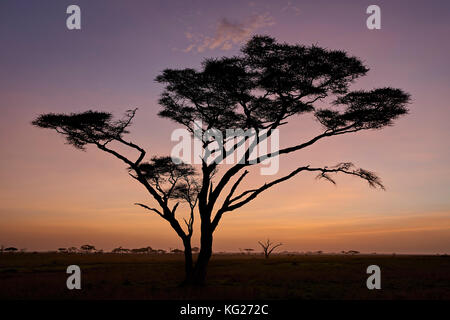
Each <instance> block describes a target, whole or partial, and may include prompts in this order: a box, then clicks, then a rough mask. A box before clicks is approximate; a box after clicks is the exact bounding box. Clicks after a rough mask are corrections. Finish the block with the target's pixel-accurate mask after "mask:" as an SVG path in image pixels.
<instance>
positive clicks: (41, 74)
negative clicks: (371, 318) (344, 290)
mask: <svg viewBox="0 0 450 320" xmlns="http://www.w3.org/2000/svg"><path fill="white" fill-rule="evenodd" d="M71 4H77V5H78V6H79V7H80V8H81V30H68V29H67V27H66V19H67V17H68V14H66V8H67V7H68V6H69V5H71ZM371 4H377V5H379V6H380V8H381V29H380V30H369V29H368V28H367V27H366V19H367V17H368V14H366V8H367V7H368V6H369V5H371ZM254 34H266V35H270V36H273V37H275V38H276V39H277V40H278V41H282V42H288V43H292V44H294V43H301V44H304V45H311V44H316V45H320V46H323V47H326V48H330V49H342V50H345V51H347V52H349V53H350V54H351V55H355V56H357V57H359V58H361V59H362V60H363V61H364V63H365V64H366V65H367V66H368V67H369V68H370V71H369V73H368V74H367V76H366V77H364V78H361V79H359V80H358V81H357V82H356V83H355V84H354V85H353V86H352V89H361V88H365V89H372V88H376V87H384V86H392V87H398V88H401V89H403V90H405V91H407V92H409V93H410V94H411V97H412V102H411V104H410V105H409V108H410V114H409V115H407V116H405V117H402V118H401V119H399V120H398V121H396V123H395V126H392V127H388V128H385V129H383V130H379V131H366V132H362V133H358V134H354V135H345V136H339V137H334V138H331V139H328V140H323V141H320V142H319V143H317V144H315V145H313V146H312V147H310V148H308V149H305V150H302V151H301V152H298V153H295V154H291V155H289V156H287V157H286V158H282V159H281V160H280V172H279V175H280V176H281V175H282V174H283V173H284V174H287V173H288V172H290V171H292V170H293V169H295V168H297V167H298V166H301V165H304V164H311V165H316V166H325V165H334V164H336V163H338V162H343V161H352V162H354V163H355V164H357V165H358V166H361V167H363V168H366V169H370V170H373V171H375V172H376V173H377V174H379V175H380V176H381V178H382V179H383V182H384V184H385V185H386V191H381V190H374V189H371V188H369V187H368V186H367V183H365V182H364V181H362V180H359V179H356V178H352V177H346V176H338V177H336V181H337V185H336V186H334V185H332V184H330V183H327V182H325V181H322V180H316V179H314V175H313V174H308V173H305V174H301V175H298V176H296V177H295V178H293V179H291V180H289V181H287V182H284V183H283V184H280V185H278V187H275V188H272V189H271V190H269V191H267V192H266V193H265V194H264V195H263V196H260V197H258V198H257V199H256V200H255V201H253V202H252V203H251V204H249V205H247V206H246V207H243V208H241V209H240V210H236V211H233V212H231V213H227V214H225V215H224V217H223V219H222V221H221V224H220V226H219V229H218V230H217V232H216V233H215V236H214V250H215V251H238V250H239V249H242V248H254V249H258V244H257V241H259V240H264V239H266V238H270V239H271V240H273V241H276V242H282V243H283V244H284V245H283V247H281V248H280V250H288V251H316V250H322V251H325V252H340V251H341V250H358V251H361V252H378V253H392V252H396V253H427V254H435V253H450V197H449V191H450V170H449V160H450V142H449V141H450V134H449V129H448V123H449V120H450V108H449V101H450V90H449V80H450V64H449V62H448V53H449V52H450V50H449V49H450V43H449V41H448V34H450V3H449V2H448V1H437V0H436V1H321V0H315V1H138V0H133V1H118V0H110V1H103V0H95V1H93V0H89V1H80V0H71V1H63V0H58V1H56V0H55V1H48V0H42V1H23V0H14V1H13V0H2V1H0V110H1V117H0V150H1V157H0V244H2V245H4V246H15V247H17V248H26V249H27V250H28V251H34V250H56V249H57V248H59V247H70V246H81V245H83V244H86V243H89V244H93V245H95V246H96V247H97V248H103V249H105V250H110V249H112V248H115V247H118V246H122V247H127V248H136V247H144V246H151V247H153V248H162V249H169V248H182V243H181V241H180V239H179V238H178V237H177V235H176V234H175V232H174V231H173V230H172V229H171V227H170V226H169V225H168V223H167V222H166V221H164V220H162V219H161V218H160V217H159V216H157V215H156V214H151V213H149V212H147V211H145V210H144V209H142V208H140V207H136V206H134V205H133V204H134V203H135V202H145V203H148V204H151V203H152V201H151V199H150V198H149V196H148V195H147V194H146V193H145V191H144V190H143V188H142V186H140V185H138V184H136V182H135V181H134V180H133V179H131V178H130V177H129V176H128V174H127V171H126V168H125V166H124V165H123V164H122V163H121V162H120V161H119V160H117V159H114V158H112V157H110V156H109V155H107V154H104V153H102V152H100V151H99V150H96V149H94V148H88V149H87V151H86V152H82V151H78V150H76V149H74V148H73V147H72V146H69V145H67V144H64V139H63V138H62V137H60V136H58V135H57V134H56V133H55V132H51V131H49V130H42V129H38V128H35V127H33V126H31V124H30V123H31V121H32V120H33V119H34V118H35V117H36V116H37V115H39V114H42V113H47V112H58V113H70V112H81V111H86V110H89V109H93V110H104V111H108V112H112V113H114V114H115V115H116V116H118V117H120V115H121V114H122V113H123V112H124V111H125V110H127V109H130V108H134V107H138V108H139V109H138V113H137V116H136V119H135V121H134V123H133V127H132V128H131V133H130V139H131V140H132V141H133V142H136V143H139V144H140V145H142V146H144V147H145V148H146V150H147V152H148V154H150V155H168V154H169V153H170V150H171V148H172V147H173V145H174V143H173V142H171V141H170V135H171V133H172V131H173V130H175V129H177V128H179V127H178V126H177V125H176V124H175V123H173V122H171V121H169V120H167V119H161V118H159V117H158V116H157V113H158V111H159V110H160V106H158V103H157V101H158V97H159V94H160V93H161V92H162V89H163V87H162V86H161V85H160V84H157V83H156V82H155V81H154V78H155V77H156V76H157V75H158V74H159V73H160V72H161V71H162V70H164V69H165V68H187V67H189V68H198V67H199V66H200V64H201V61H202V60H203V59H205V58H208V57H221V56H232V55H236V54H238V53H239V49H240V47H241V46H242V45H243V44H244V43H245V41H246V40H248V39H249V38H250V37H251V36H252V35H254ZM318 106H319V107H320V105H318ZM317 133H320V127H319V126H318V124H317V123H316V122H314V121H313V120H312V119H311V117H302V118H296V119H295V120H294V121H292V123H290V124H289V125H288V126H287V127H286V128H285V129H283V130H281V132H280V143H281V145H282V146H287V145H291V144H293V143H295V142H299V141H304V140H306V139H307V138H308V137H309V138H311V137H313V136H314V134H317ZM268 179H270V177H267V176H260V175H259V174H258V172H256V171H255V172H252V174H251V177H249V179H248V181H247V183H248V185H247V186H259V185H260V184H263V183H264V182H265V181H268ZM197 220H198V219H197ZM197 227H198V226H197ZM198 237H199V230H198V228H197V230H196V231H195V233H194V239H193V242H194V243H193V245H194V246H195V245H198V244H199V243H198V242H199V241H198V239H199V238H198Z"/></svg>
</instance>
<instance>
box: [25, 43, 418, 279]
mask: <svg viewBox="0 0 450 320" xmlns="http://www.w3.org/2000/svg"><path fill="white" fill-rule="evenodd" d="M241 53H242V54H241V55H240V56H235V57H231V58H226V57H224V58H220V59H206V60H205V61H204V62H203V64H202V67H201V70H199V71H197V70H194V69H190V68H188V69H181V70H174V69H166V70H164V71H163V72H162V73H161V74H160V75H159V76H158V77H157V78H156V81H157V82H159V83H161V84H163V85H164V86H165V89H164V91H163V93H162V95H161V98H160V100H159V103H160V105H161V106H162V110H161V112H159V115H160V116H161V117H164V118H169V119H171V120H173V121H175V122H176V123H178V124H180V125H182V126H183V127H185V128H186V129H187V130H189V131H190V132H191V133H192V134H193V135H195V134H196V131H195V130H200V131H201V132H200V133H201V134H200V136H202V133H204V132H205V131H206V130H208V129H211V128H214V129H215V130H217V131H218V132H220V133H222V136H226V130H227V129H242V130H248V129H252V130H254V131H255V132H256V134H255V136H256V139H254V142H253V143H249V142H250V140H249V139H250V138H251V137H249V136H243V137H242V139H240V140H239V139H238V140H234V141H231V142H232V146H231V147H230V148H229V149H225V147H224V145H225V144H223V145H222V147H220V150H218V151H219V152H221V154H222V155H223V157H224V158H225V157H227V156H229V155H230V154H231V153H232V152H233V150H235V149H236V148H237V147H239V146H240V147H244V148H245V152H244V153H243V155H242V158H241V159H239V161H237V163H235V164H234V165H232V166H230V167H224V166H221V167H222V168H223V169H224V170H221V171H223V172H221V175H220V176H218V175H217V173H218V172H219V170H218V169H219V163H218V162H216V161H213V162H208V161H206V159H205V158H202V161H201V165H200V168H199V171H200V172H199V173H198V176H199V177H198V179H197V178H196V176H197V174H196V172H195V170H194V168H193V167H191V166H190V165H187V164H182V163H181V164H176V163H175V162H171V161H170V160H169V158H152V159H151V161H150V162H143V160H144V158H145V156H146V152H145V150H144V149H143V148H142V147H140V146H139V145H137V144H135V143H133V142H131V141H129V140H127V139H126V138H125V135H126V134H127V133H128V131H127V128H128V126H129V125H130V124H131V121H132V119H133V118H134V116H135V113H136V109H135V110H129V111H127V113H126V114H125V117H124V118H123V119H122V120H118V121H115V120H113V119H112V115H111V114H110V113H107V112H97V111H87V112H84V113H77V114H73V113H72V114H52V113H51V114H43V115H40V116H39V117H37V118H36V119H35V120H34V121H33V124H34V125H36V126H38V127H41V128H49V129H54V130H56V131H57V132H58V133H60V134H62V135H64V136H65V137H66V140H67V142H68V143H69V144H71V145H73V146H75V147H76V148H79V149H84V148H85V146H86V145H94V146H96V147H97V148H98V149H100V150H102V151H104V152H107V153H109V154H111V155H113V156H115V157H116V158H118V159H120V160H122V161H123V162H124V163H125V164H126V165H127V166H128V168H129V170H130V176H132V177H133V178H134V179H136V180H137V181H138V182H140V183H141V184H142V185H143V186H144V187H145V188H146V190H147V191H148V193H149V195H150V196H151V198H152V199H153V200H154V201H155V202H156V203H157V207H150V206H147V205H145V204H141V203H138V205H140V206H142V207H144V208H146V209H148V210H151V211H152V212H155V213H156V214H158V215H159V216H161V217H162V218H163V219H165V220H167V221H168V222H169V224H170V225H171V227H172V228H173V229H174V230H175V232H176V233H177V235H178V236H179V237H180V238H181V239H182V242H183V245H184V247H185V250H184V253H185V261H186V283H193V284H202V283H204V281H205V277H206V270H207V265H208V262H209V260H210V257H211V254H212V244H213V234H214V231H215V230H216V228H217V226H218V225H219V222H220V221H221V219H222V216H223V214H225V213H227V212H231V211H233V210H236V209H239V208H241V207H243V206H244V205H246V204H248V203H249V202H251V201H252V200H254V199H255V198H256V197H257V196H258V195H260V194H261V193H263V192H264V191H266V190H268V189H270V188H271V187H273V186H275V185H277V184H279V183H281V182H283V181H286V180H288V179H290V178H292V177H294V176H295V175H297V174H299V173H301V172H316V173H317V174H318V176H317V177H318V178H324V179H326V180H328V181H330V182H332V183H335V181H334V179H333V178H332V174H337V173H342V174H347V175H352V176H356V177H359V178H362V179H364V180H366V181H367V182H368V183H369V186H371V187H374V188H376V187H379V188H384V187H383V185H382V183H381V180H380V179H379V178H378V177H377V175H375V174H374V173H373V172H370V171H367V170H364V169H361V168H357V167H355V166H354V165H353V164H352V163H351V162H342V163H339V164H337V165H334V166H331V167H330V166H323V167H312V166H311V165H308V164H303V165H301V166H299V167H298V168H297V169H295V170H293V171H292V172H290V173H289V174H287V175H285V176H281V177H278V178H276V179H273V180H271V181H268V182H266V183H265V184H264V185H262V186H257V187H255V188H252V189H248V190H242V191H241V192H240V193H238V194H237V192H238V189H241V187H240V184H241V182H242V181H243V179H244V178H245V177H246V175H247V174H248V173H249V171H248V170H247V169H248V168H249V167H250V166H255V165H258V164H260V163H261V162H262V161H264V160H266V159H271V158H273V157H277V156H282V155H287V154H289V153H292V152H295V151H298V150H302V149H305V148H307V147H309V146H311V145H313V144H314V143H317V142H318V141H320V140H322V139H325V138H329V137H333V136H338V135H343V134H350V133H355V132H359V131H362V130H372V129H373V130H377V129H381V128H383V127H386V126H389V125H392V123H393V120H395V119H396V118H398V117H399V116H401V115H404V114H406V113H407V111H408V110H407V107H406V106H407V104H408V102H409V95H408V94H407V93H405V92H403V91H402V90H400V89H395V88H390V87H384V88H378V89H373V90H357V91H350V88H349V85H350V84H351V83H352V82H353V81H354V80H356V79H357V78H359V77H361V76H364V75H366V73H367V72H368V70H369V69H368V68H367V67H366V66H365V65H364V64H363V63H362V62H361V60H359V59H358V58H356V57H353V56H349V55H348V54H347V53H346V52H344V51H337V50H328V49H324V48H320V47H317V46H303V45H289V44H285V43H277V42H276V41H275V39H273V38H271V37H267V36H255V37H253V38H252V39H250V40H249V41H248V42H247V44H246V45H245V46H244V47H243V48H242V49H241ZM325 98H327V99H331V101H332V103H331V104H327V103H325V101H324V99H325ZM319 103H320V104H321V105H320V106H319ZM304 114H313V115H314V117H315V119H317V121H318V122H319V123H320V124H321V125H322V127H323V130H322V131H321V132H319V133H318V134H317V135H315V136H314V137H313V138H311V139H306V140H302V139H301V138H300V137H299V138H298V140H297V141H296V142H295V143H293V144H292V145H290V146H288V147H285V148H281V149H279V150H277V152H268V153H267V154H263V155H258V156H257V157H256V159H253V160H254V161H250V160H251V159H250V157H251V155H252V151H253V150H255V148H256V147H257V145H258V144H259V143H261V142H262V141H264V140H265V139H268V138H269V137H270V136H271V134H272V132H273V130H275V129H279V128H281V127H282V126H284V125H286V124H287V123H288V122H289V120H291V119H292V118H293V117H294V116H299V115H304ZM198 121H201V123H203V124H204V128H203V127H202V128H195V123H197V122H198ZM197 132H198V131H197ZM112 142H114V144H121V145H122V146H126V147H129V148H131V149H133V150H135V151H137V152H138V156H137V158H136V159H135V160H132V159H130V158H129V157H126V156H125V155H124V154H123V153H120V152H119V151H118V149H117V148H116V149H114V148H113V147H112V146H111V145H112ZM247 142H248V144H247ZM202 146H203V148H204V149H207V148H208V147H209V146H211V139H203V138H202ZM188 194H189V195H188ZM181 201H186V202H188V203H189V207H190V208H191V214H190V219H189V220H188V221H186V220H185V223H186V229H184V228H183V227H182V225H181V224H180V223H179V221H178V219H177V217H176V210H177V208H178V205H179V204H180V202H181ZM194 212H195V213H197V214H198V217H199V218H200V252H199V254H198V258H197V261H196V263H195V266H194V265H193V261H192V249H191V236H192V233H193V221H194V216H195V214H194Z"/></svg>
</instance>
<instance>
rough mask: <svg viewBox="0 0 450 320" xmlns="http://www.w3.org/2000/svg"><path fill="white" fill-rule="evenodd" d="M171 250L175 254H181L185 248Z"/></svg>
mask: <svg viewBox="0 0 450 320" xmlns="http://www.w3.org/2000/svg"><path fill="white" fill-rule="evenodd" d="M170 252H172V253H175V254H181V253H183V250H180V249H172V250H171V251H170Z"/></svg>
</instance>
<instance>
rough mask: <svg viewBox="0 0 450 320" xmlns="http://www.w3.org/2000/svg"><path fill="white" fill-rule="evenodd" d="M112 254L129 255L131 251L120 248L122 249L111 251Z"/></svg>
mask: <svg viewBox="0 0 450 320" xmlns="http://www.w3.org/2000/svg"><path fill="white" fill-rule="evenodd" d="M111 252H112V253H130V252H131V250H130V249H126V248H122V247H118V248H115V249H113V250H112V251H111Z"/></svg>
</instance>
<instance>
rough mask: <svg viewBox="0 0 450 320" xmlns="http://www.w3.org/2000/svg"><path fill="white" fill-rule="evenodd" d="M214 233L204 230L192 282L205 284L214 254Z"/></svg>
mask: <svg viewBox="0 0 450 320" xmlns="http://www.w3.org/2000/svg"><path fill="white" fill-rule="evenodd" d="M212 242H213V235H212V231H211V230H207V231H203V230H202V235H201V239H200V243H201V248H200V253H199V254H198V258H197V262H196V264H195V268H194V272H193V278H192V283H193V284H194V285H204V284H205V280H206V270H207V267H208V263H209V260H210V259H211V255H212Z"/></svg>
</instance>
